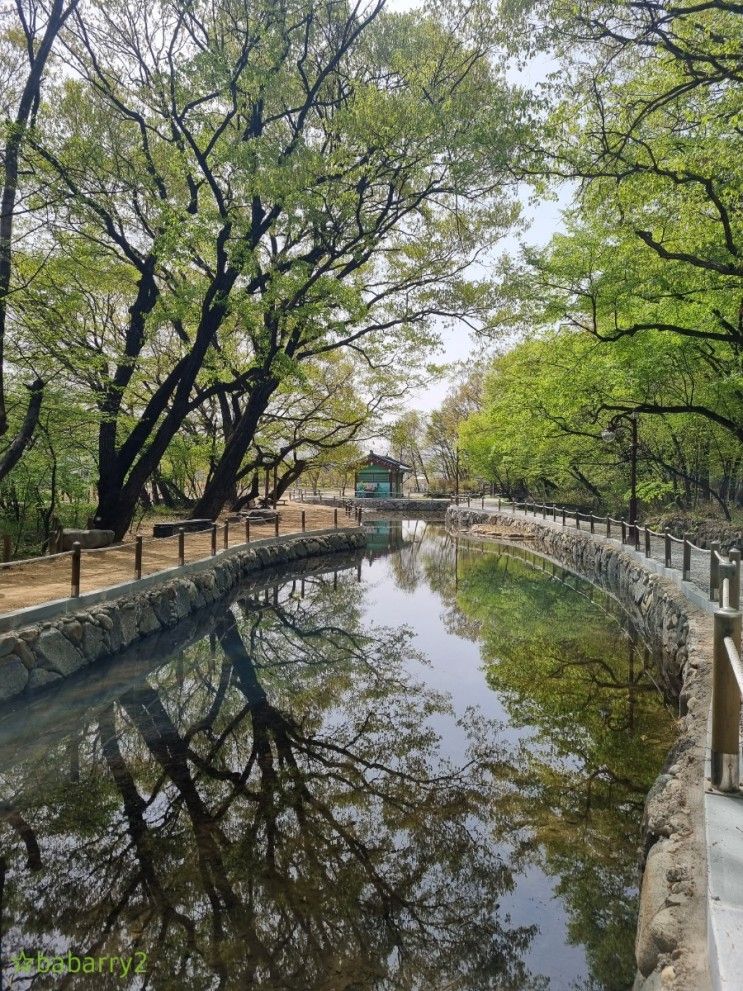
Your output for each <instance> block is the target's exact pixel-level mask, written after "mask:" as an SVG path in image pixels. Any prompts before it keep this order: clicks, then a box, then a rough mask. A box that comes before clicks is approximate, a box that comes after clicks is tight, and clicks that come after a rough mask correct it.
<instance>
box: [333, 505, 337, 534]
mask: <svg viewBox="0 0 743 991" xmlns="http://www.w3.org/2000/svg"><path fill="white" fill-rule="evenodd" d="M333 526H334V527H335V529H336V530H337V529H338V510H337V509H334V510H333Z"/></svg>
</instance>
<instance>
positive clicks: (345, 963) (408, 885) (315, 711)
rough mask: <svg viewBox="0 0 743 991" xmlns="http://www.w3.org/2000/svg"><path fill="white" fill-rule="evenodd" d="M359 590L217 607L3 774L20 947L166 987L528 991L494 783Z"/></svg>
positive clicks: (9, 927) (7, 889)
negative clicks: (364, 613) (452, 749)
mask: <svg viewBox="0 0 743 991" xmlns="http://www.w3.org/2000/svg"><path fill="white" fill-rule="evenodd" d="M354 578H355V576H353V575H351V576H349V575H348V574H342V575H341V576H340V580H336V585H337V587H336V588H334V587H333V581H332V577H331V578H330V579H329V580H328V579H325V580H320V581H315V582H314V583H313V587H312V589H311V591H310V592H308V593H307V594H306V596H305V598H304V599H303V598H302V597H301V595H299V594H297V592H296V591H292V589H291V587H289V588H284V589H281V590H278V589H277V593H276V595H275V596H274V595H273V594H271V595H270V597H269V599H270V603H271V604H270V605H268V606H267V605H266V604H265V601H264V600H263V598H262V597H256V598H253V599H250V600H243V601H242V602H241V603H240V606H239V607H234V608H232V609H225V610H224V611H223V612H222V613H221V614H220V616H219V617H218V623H217V627H216V629H215V632H214V635H213V636H212V637H211V639H210V640H207V641H204V642H201V643H200V644H198V645H197V646H196V647H194V648H191V649H190V650H188V651H186V652H185V654H182V655H180V656H178V657H176V658H173V659H171V661H170V662H169V663H168V664H167V665H165V666H163V667H162V668H160V669H159V670H158V671H157V672H156V673H154V674H152V675H150V676H149V677H148V678H146V679H144V680H142V682H141V683H140V684H138V685H136V686H135V687H132V688H130V689H129V690H128V691H126V692H124V693H123V694H122V695H121V696H120V697H119V698H118V699H117V700H116V701H115V702H112V703H110V704H108V705H106V706H104V707H103V708H102V709H99V710H98V711H95V712H90V713H89V714H88V715H87V716H86V718H85V719H84V720H83V721H81V723H80V725H79V727H78V728H77V731H76V732H75V733H74V734H72V735H70V737H69V738H68V740H67V741H65V742H64V743H62V744H60V745H59V746H58V747H57V748H56V750H55V752H53V753H50V754H48V755H46V757H45V758H44V759H43V760H37V761H34V762H31V763H20V764H18V765H17V766H16V767H15V768H13V770H12V771H11V772H8V773H6V774H5V775H4V776H3V782H2V785H3V791H4V794H5V795H7V796H8V797H7V801H6V813H5V816H4V823H3V828H2V838H3V850H4V861H5V871H6V876H5V885H4V902H3V925H4V944H5V946H6V947H10V948H11V949H13V950H14V949H15V948H16V947H19V946H23V947H25V948H26V950H27V951H29V952H30V951H32V950H33V951H35V950H37V949H44V950H46V951H47V952H48V953H49V954H53V953H60V952H64V951H65V950H67V949H68V948H72V949H74V951H75V952H76V953H78V954H79V955H83V954H85V955H106V956H110V955H113V954H115V955H117V956H126V955H128V954H129V953H132V952H133V951H134V950H142V951H145V952H146V953H147V954H148V959H149V963H150V965H151V968H152V977H151V980H152V983H153V985H154V986H156V987H162V988H170V987H174V988H175V987H179V988H180V987H193V988H207V987H212V986H214V987H235V988H237V987H240V988H244V987H248V986H253V985H255V986H259V987H261V988H277V989H278V988H287V989H288V988H292V989H294V988H313V989H314V988H318V989H319V988H372V987H375V988H376V987H380V988H381V987H394V988H429V987H442V988H443V987H462V988H464V987H467V988H490V987H514V988H516V987H524V986H531V982H530V980H529V978H528V977H527V975H526V973H525V970H524V968H523V965H522V963H521V959H520V955H521V951H522V950H523V948H524V947H525V946H526V944H527V942H528V940H529V938H530V931H529V930H528V929H526V928H517V927H513V926H510V925H509V923H508V920H507V919H505V918H501V917H500V914H499V912H498V909H497V902H498V899H499V897H500V895H501V893H502V892H503V891H504V890H507V889H508V888H509V887H510V886H511V885H512V879H511V872H510V869H509V868H508V866H507V865H505V864H504V863H503V862H502V861H501V860H500V859H499V858H498V856H497V855H496V854H495V852H494V850H493V847H492V845H491V844H490V843H488V842H487V838H486V837H484V836H482V835H478V832H477V830H473V829H472V828H471V823H472V821H474V820H480V819H482V818H483V817H484V816H485V815H486V804H487V797H486V796H487V789H486V788H485V787H484V774H485V769H484V768H483V766H482V765H480V764H477V763H473V764H470V766H468V767H466V768H455V767H453V766H451V765H450V764H449V763H448V762H447V761H446V760H444V759H442V757H441V755H440V752H439V746H438V743H439V741H438V739H437V736H436V733H435V732H434V731H433V730H432V729H431V728H430V725H429V721H428V717H429V716H430V715H431V713H434V712H444V711H446V710H447V708H448V703H447V700H446V699H444V698H441V697H438V696H437V695H436V694H435V693H434V692H431V691H430V690H428V689H426V687H425V685H424V684H422V683H421V682H420V681H418V682H416V681H414V680H413V679H411V678H410V677H409V676H408V675H407V674H406V673H405V671H404V669H403V665H402V658H403V656H409V654H410V649H409V637H407V636H405V635H401V631H399V630H394V631H387V630H383V629H377V630H373V631H372V630H368V629H366V630H364V629H362V628H361V625H360V623H359V609H358V604H359V598H360V596H361V594H362V592H361V589H360V588H359V586H358V585H356V584H354V581H353V579H354ZM471 732H472V733H473V734H474V732H475V731H474V728H472V730H471ZM83 980H84V979H83V978H80V982H81V983H82V982H83ZM113 983H115V981H113V980H112V984H113ZM37 984H38V986H45V985H44V983H43V981H42V982H37V983H36V984H34V986H37ZM102 986H106V984H105V979H103V984H102Z"/></svg>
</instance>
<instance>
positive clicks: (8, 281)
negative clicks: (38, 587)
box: [0, 0, 78, 481]
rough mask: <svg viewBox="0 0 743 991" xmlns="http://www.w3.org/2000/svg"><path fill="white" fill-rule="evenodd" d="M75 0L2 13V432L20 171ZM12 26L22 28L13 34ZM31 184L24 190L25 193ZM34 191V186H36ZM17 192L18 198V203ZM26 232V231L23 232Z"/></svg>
mask: <svg viewBox="0 0 743 991" xmlns="http://www.w3.org/2000/svg"><path fill="white" fill-rule="evenodd" d="M77 5H78V0H68V2H65V0H51V2H50V3H49V4H48V5H47V4H45V3H44V2H43V0H41V2H39V0H16V3H15V13H16V15H17V22H16V23H13V22H12V21H11V18H10V17H9V16H8V11H7V10H6V11H4V12H3V15H2V22H0V23H1V24H2V28H3V31H4V34H3V37H2V42H3V46H2V49H0V54H2V56H3V69H4V71H5V72H7V78H5V79H3V80H2V82H3V84H4V85H3V98H2V113H3V125H4V126H3V140H4V145H3V147H2V151H0V156H1V158H0V161H2V188H1V189H0V437H4V436H5V435H6V434H7V432H8V427H9V423H8V410H7V396H6V374H7V371H6V337H7V333H8V329H9V324H10V320H11V319H12V315H13V310H12V294H13V292H14V291H17V290H18V288H19V287H18V286H15V285H14V283H13V271H14V265H13V262H14V259H13V252H14V247H15V241H16V240H17V239H19V238H20V236H21V234H20V233H19V231H18V227H17V219H18V214H19V212H20V213H26V212H27V211H28V210H29V209H30V207H29V201H25V202H24V193H23V190H22V178H21V174H20V168H21V160H22V154H23V149H24V145H25V144H26V142H27V140H28V135H29V133H32V132H33V129H34V128H35V125H36V117H37V114H38V110H39V104H40V102H41V97H42V85H43V81H44V72H45V70H46V67H47V64H48V62H49V59H50V56H51V54H52V49H53V47H54V45H55V42H56V41H57V37H58V35H59V33H60V31H61V30H62V28H63V26H64V24H65V22H66V21H67V19H68V18H69V16H70V15H71V14H72V13H73V11H74V10H75V8H76V7H77ZM16 31H18V33H19V34H20V37H19V36H18V34H16ZM32 190H33V184H31V190H28V191H26V193H25V195H26V196H28V195H29V193H30V192H31V191H32ZM34 191H35V190H34ZM19 197H20V204H19ZM25 233H27V231H26V232H25ZM43 388H44V382H43V380H42V379H41V378H39V377H38V376H36V377H34V380H33V381H32V382H31V384H30V385H29V386H28V391H29V396H28V400H27V402H26V404H25V406H26V411H25V415H24V416H23V418H22V420H21V422H20V424H19V426H18V430H17V432H16V433H15V435H14V437H13V438H12V440H11V441H10V444H9V445H8V447H7V448H6V450H5V451H4V453H3V455H2V457H0V481H2V479H4V478H5V477H6V476H7V475H8V474H9V473H10V472H11V471H12V469H13V468H14V467H15V465H16V464H17V463H18V461H19V460H20V459H21V457H22V456H23V453H24V452H25V450H26V449H27V447H28V445H29V443H30V442H31V438H32V437H33V434H34V430H35V429H36V424H37V423H38V419H39V411H40V409H41V403H42V398H43Z"/></svg>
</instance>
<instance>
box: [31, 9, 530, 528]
mask: <svg viewBox="0 0 743 991" xmlns="http://www.w3.org/2000/svg"><path fill="white" fill-rule="evenodd" d="M382 7H383V2H382V0H378V2H373V3H371V2H370V3H368V4H365V3H362V2H361V0H359V3H357V4H355V5H346V4H345V3H343V2H340V0H335V2H333V3H331V4H326V3H318V2H316V0H292V2H290V3H288V4H283V5H277V4H275V3H273V2H270V3H269V2H268V0H260V2H257V0H220V2H219V3H217V4H206V3H204V4H201V3H197V4H196V5H194V4H193V3H188V4H180V3H177V4H175V5H161V4H160V3H159V2H157V0H148V3H147V4H146V5H145V7H144V8H142V5H141V4H136V5H135V6H134V7H132V8H131V9H130V8H125V9H117V11H116V12H115V14H114V13H112V12H109V10H108V9H107V8H106V7H105V6H104V7H97V8H95V9H92V8H91V9H87V8H86V10H85V11H83V12H77V13H76V15H75V17H74V20H72V21H71V23H70V25H69V26H68V28H67V29H66V31H65V34H64V42H65V54H66V61H67V70H66V75H65V77H64V78H63V79H61V80H60V81H59V84H58V86H57V87H56V89H55V92H54V93H53V94H51V93H50V95H49V101H50V102H51V101H53V102H54V110H55V112H54V115H53V117H52V115H51V114H47V115H46V117H45V118H44V114H43V113H42V115H41V117H42V118H43V123H44V124H45V126H44V127H41V126H40V127H39V128H38V129H37V130H38V131H39V133H37V134H35V136H34V139H33V141H32V142H30V147H31V148H32V150H33V154H34V160H33V166H34V168H35V169H37V170H38V171H39V172H40V173H43V178H44V182H45V183H47V184H48V185H49V187H50V188H51V189H53V191H54V196H55V197H56V201H55V202H56V211H55V214H54V216H53V218H52V223H51V225H50V237H51V238H52V239H53V241H54V245H53V253H54V254H55V256H56V257H59V258H60V259H65V260H66V264H67V267H68V270H69V269H72V270H74V271H75V272H81V271H82V272H83V275H82V276H81V277H82V279H83V281H84V282H86V281H87V283H88V285H87V286H85V287H84V288H85V291H86V292H87V291H89V290H92V291H93V297H94V298H98V293H99V292H100V291H103V300H102V302H101V305H100V306H99V307H98V313H99V314H104V313H105V314H106V321H107V322H108V323H109V324H110V325H111V327H110V330H108V331H107V332H106V333H105V334H104V335H100V334H98V333H96V332H95V329H94V327H93V326H92V325H91V323H90V322H89V323H88V325H87V326H85V327H81V328H80V331H73V334H72V338H73V342H74V347H73V348H72V349H71V350H69V351H67V348H65V347H63V348H61V349H60V348H59V346H58V345H57V344H56V343H55V342H54V341H53V340H50V335H48V334H46V335H45V336H42V337H41V339H39V335H34V334H33V333H31V336H32V337H35V347H36V349H37V351H38V352H40V353H43V354H46V355H47V356H49V355H51V356H52V357H53V359H54V361H55V363H56V362H59V361H60V360H62V361H63V362H64V361H66V363H67V365H68V366H74V368H77V369H78V377H79V378H82V379H83V383H84V385H83V391H87V390H88V389H90V388H92V389H93V396H92V397H91V398H92V401H93V402H94V403H95V406H96V408H97V410H98V415H99V417H100V429H99V443H98V447H99V453H98V462H99V482H98V489H99V505H98V511H97V518H98V522H99V525H102V526H110V527H111V528H113V529H114V530H115V532H116V533H117V535H119V536H120V535H121V534H122V533H123V532H124V531H125V530H126V528H127V526H128V523H129V520H130V519H131V516H132V513H133V511H134V507H135V506H136V503H137V499H138V498H139V496H140V493H141V491H142V488H143V485H144V484H145V482H146V481H147V479H148V478H150V477H151V476H152V474H153V472H154V471H155V470H156V469H157V467H158V465H159V464H160V462H161V460H162V458H163V457H164V455H165V452H166V451H167V449H168V446H169V444H170V443H171V442H172V441H173V439H174V438H175V437H176V435H177V433H178V431H179V430H180V428H181V425H182V424H183V423H184V421H185V420H186V418H187V417H188V416H190V415H191V414H192V413H194V412H195V411H196V410H197V409H198V408H199V407H200V406H201V405H202V404H204V403H206V402H208V401H210V400H211V399H212V398H214V397H217V396H218V395H219V394H225V395H228V396H229V397H230V402H231V403H232V404H233V406H234V410H233V413H234V423H233V424H232V427H231V431H230V436H229V438H228V439H227V440H226V443H225V446H224V450H223V451H222V452H221V454H220V456H219V459H218V462H217V463H216V464H215V465H214V468H213V471H212V472H211V477H210V479H209V482H208V485H207V486H206V487H205V489H204V491H203V493H202V494H201V496H200V498H199V500H198V502H197V505H196V507H195V508H194V512H195V513H196V514H198V515H211V516H213V515H215V514H216V513H217V512H218V511H219V509H220V508H221V507H222V506H223V505H224V503H225V500H226V499H228V498H229V496H230V493H231V492H232V491H233V489H234V484H235V479H236V477H237V475H238V473H239V472H240V470H241V466H242V465H243V463H244V459H245V457H246V455H247V453H248V451H249V449H250V447H251V445H252V444H253V441H254V437H255V434H256V430H257V429H258V425H259V423H260V419H261V417H262V415H263V414H264V413H265V411H266V410H267V408H268V406H269V404H270V401H271V397H272V396H273V395H274V393H275V392H276V390H277V389H279V388H280V387H281V384H282V383H283V382H284V381H285V380H288V379H289V378H291V376H293V375H295V374H296V370H297V368H298V367H299V366H300V365H301V364H302V363H304V362H308V361H309V362H311V361H313V360H315V359H318V358H321V357H322V356H324V355H328V354H329V353H332V352H333V351H337V350H340V349H350V350H353V351H355V352H356V353H358V354H360V355H362V357H363V359H364V360H365V361H367V362H369V363H370V365H371V366H372V367H379V366H382V365H384V364H385V363H387V364H389V363H394V362H397V363H399V364H401V365H405V364H410V362H411V358H412V356H413V355H414V354H415V355H416V356H419V355H420V353H421V352H425V351H426V350H428V349H429V348H430V347H431V346H432V345H433V344H434V341H435V334H433V332H432V331H431V330H430V329H429V321H430V318H431V317H432V316H439V317H443V318H449V317H454V316H459V315H460V313H461V314H462V315H464V316H465V317H466V318H467V319H470V320H472V321H475V322H477V321H479V322H482V320H483V318H484V315H485V311H486V308H487V299H488V287H487V286H486V285H484V284H483V283H479V284H478V283H475V282H473V281H472V280H467V279H466V278H465V275H464V273H465V269H466V268H467V266H468V264H469V263H470V261H471V260H472V259H473V258H474V257H476V256H477V255H478V253H479V252H480V251H482V250H484V249H485V248H487V246H488V245H489V244H490V243H492V241H493V240H494V239H495V238H496V237H498V236H499V235H500V234H501V233H502V231H503V230H505V229H507V227H508V226H509V225H510V223H511V222H512V220H513V218H514V216H515V209H514V207H513V205H512V203H511V200H510V192H509V188H508V184H509V180H508V171H507V170H508V164H509V157H510V149H511V147H512V144H513V137H514V133H515V124H514V123H513V122H512V121H513V119H514V118H513V114H512V113H511V109H512V108H513V107H514V98H513V97H512V95H511V94H510V93H509V91H508V89H507V87H506V86H505V85H504V84H503V83H502V81H501V80H500V78H499V76H498V74H497V72H496V70H495V69H494V68H493V67H492V66H491V64H490V61H489V55H490V50H491V47H492V43H493V32H492V29H491V25H490V24H489V15H488V13H487V10H486V8H485V5H475V6H471V7H470V8H469V9H468V10H467V11H466V12H465V11H462V12H461V13H462V17H460V16H459V13H458V12H457V11H456V10H454V11H451V10H448V9H447V11H444V9H443V8H441V9H437V8H436V7H435V6H434V7H433V8H432V10H431V12H430V13H427V14H426V15H425V16H424V17H419V16H418V15H416V16H415V17H413V16H412V15H405V16H403V15H384V16H382ZM176 52H177V57H176V54H175V53H176ZM65 284H66V280H63V285H65ZM96 286H97V289H96ZM50 288H51V287H50V286H47V289H50ZM79 288H80V287H74V286H73V287H72V290H71V294H70V293H68V298H67V301H66V302H65V293H64V292H62V294H61V297H58V296H57V290H58V289H59V283H56V284H55V287H54V291H53V296H54V300H53V304H52V305H54V303H55V302H56V301H57V299H60V302H61V305H62V309H64V310H65V312H68V313H69V312H74V309H75V308H74V306H72V305H70V303H71V302H72V300H73V298H74V297H75V295H76V294H78V295H79V293H78V289H79ZM108 300H111V304H112V305H110V306H109V304H108V302H107V301H108ZM78 324H79V321H78ZM31 331H33V328H31ZM60 351H64V352H66V354H65V355H64V356H60ZM84 357H86V358H87V361H86V362H84V361H83V358H84ZM91 365H92V367H93V368H94V369H95V372H94V374H95V377H96V379H97V381H96V382H95V383H91V382H90V381H89V380H87V381H86V378H85V376H86V375H87V373H86V372H84V371H82V369H83V368H84V367H85V366H87V367H90V366H91Z"/></svg>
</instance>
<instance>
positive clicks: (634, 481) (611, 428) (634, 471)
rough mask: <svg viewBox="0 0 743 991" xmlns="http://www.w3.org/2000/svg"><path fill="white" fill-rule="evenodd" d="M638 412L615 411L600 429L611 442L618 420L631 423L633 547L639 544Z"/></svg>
mask: <svg viewBox="0 0 743 991" xmlns="http://www.w3.org/2000/svg"><path fill="white" fill-rule="evenodd" d="M638 418H639V414H638V413H636V412H634V411H633V412H631V413H617V415H616V416H615V417H612V419H611V421H610V422H609V426H608V427H607V428H606V429H605V430H602V431H601V439H602V440H605V441H606V442H607V443H609V444H610V443H611V442H612V441H614V440H616V438H617V430H616V426H617V423H618V422H619V420H622V419H626V420H629V421H630V423H631V424H632V446H631V447H630V459H629V471H630V475H629V478H630V497H629V539H630V543H631V544H633V545H634V546H635V547H638V546H639V544H640V532H639V530H638V528H637V447H638V441H637V420H638Z"/></svg>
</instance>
